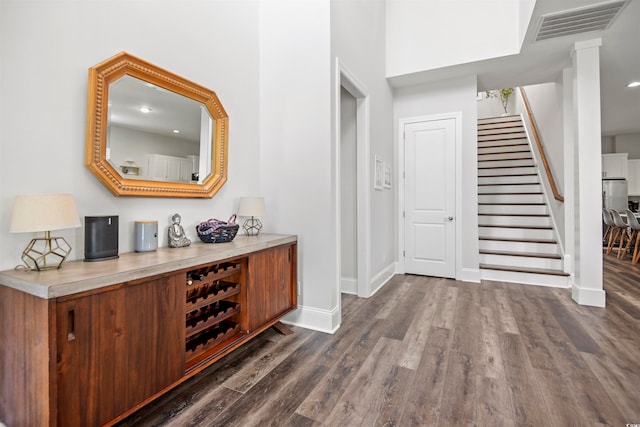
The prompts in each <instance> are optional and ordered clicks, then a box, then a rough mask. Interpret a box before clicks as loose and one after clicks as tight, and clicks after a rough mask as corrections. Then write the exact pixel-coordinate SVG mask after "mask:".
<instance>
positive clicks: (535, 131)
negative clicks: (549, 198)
mask: <svg viewBox="0 0 640 427" xmlns="http://www.w3.org/2000/svg"><path fill="white" fill-rule="evenodd" d="M518 89H520V95H522V102H523V104H524V108H525V109H526V110H527V116H528V117H529V123H531V130H532V131H533V139H535V140H536V145H537V146H538V151H539V152H540V159H541V160H542V164H543V165H544V171H545V172H546V173H547V178H548V179H549V185H551V191H552V192H553V198H554V199H556V200H557V201H559V202H561V203H564V197H563V196H562V195H561V194H560V192H558V187H557V186H556V181H555V179H553V173H552V172H551V167H550V166H549V161H548V160H547V155H546V154H545V153H544V147H543V146H542V141H541V139H540V135H539V134H538V129H537V126H536V123H535V122H534V121H533V114H532V113H531V107H530V106H529V100H528V99H527V95H526V94H525V93H524V89H523V88H521V87H519V88H518Z"/></svg>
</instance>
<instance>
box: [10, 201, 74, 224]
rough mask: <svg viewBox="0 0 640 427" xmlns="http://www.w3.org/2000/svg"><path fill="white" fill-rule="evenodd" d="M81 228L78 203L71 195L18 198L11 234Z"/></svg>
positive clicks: (13, 213)
mask: <svg viewBox="0 0 640 427" xmlns="http://www.w3.org/2000/svg"><path fill="white" fill-rule="evenodd" d="M75 227H80V218H79V217H78V211H77V209H76V202H75V201H74V199H73V196H72V195H71V194H67V193H53V194H29V195H22V196H17V197H16V198H15V200H14V202H13V209H12V211H11V225H10V227H9V231H10V232H11V233H28V232H38V231H52V230H62V229H65V228H75Z"/></svg>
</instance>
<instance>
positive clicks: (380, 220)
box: [331, 0, 397, 294]
mask: <svg viewBox="0 0 640 427" xmlns="http://www.w3.org/2000/svg"><path fill="white" fill-rule="evenodd" d="M385 16H386V15H385V2H383V1H372V2H364V1H350V0H338V1H335V0H334V1H332V2H331V56H332V58H333V59H334V61H335V60H336V59H337V60H339V61H340V64H342V65H343V66H345V67H346V68H347V69H348V70H349V72H350V73H352V74H353V76H354V77H355V78H356V79H357V80H358V81H359V82H360V84H362V85H363V86H364V87H365V88H366V91H367V92H368V93H367V95H368V96H369V100H370V103H369V105H370V108H369V128H368V130H367V131H368V138H369V159H368V160H369V167H370V171H371V173H370V180H371V182H370V184H368V185H367V189H368V191H369V206H368V209H369V212H370V230H369V231H370V234H371V239H370V244H369V247H370V260H369V267H370V268H369V270H370V271H369V275H370V283H369V291H370V292H367V294H370V293H373V292H375V291H376V290H377V289H378V288H379V287H380V285H381V284H382V283H383V282H384V281H385V280H386V279H388V278H389V277H390V275H391V273H393V271H394V268H395V265H394V262H395V260H396V259H397V254H396V251H395V246H396V232H395V228H396V227H395V223H396V216H395V209H394V201H395V192H396V189H397V186H396V185H392V189H391V190H389V189H384V190H374V189H373V164H374V159H375V156H376V155H377V156H380V157H381V158H382V159H383V160H384V161H386V162H389V163H390V164H392V165H394V166H393V171H396V170H397V166H396V165H397V160H396V159H395V158H394V149H393V122H392V116H393V93H392V90H391V87H390V86H389V84H388V83H387V81H386V78H385V52H384V49H383V47H384V45H385V33H386V31H385ZM332 68H335V66H334V64H332ZM336 78H337V76H336V75H332V84H335V79H336ZM332 93H333V92H332ZM331 105H333V106H335V105H336V102H335V100H334V99H333V98H332V103H331ZM332 117H335V114H332ZM334 126H335V124H334ZM333 135H335V133H333Z"/></svg>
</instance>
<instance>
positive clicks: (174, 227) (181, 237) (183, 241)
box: [169, 214, 191, 248]
mask: <svg viewBox="0 0 640 427" xmlns="http://www.w3.org/2000/svg"><path fill="white" fill-rule="evenodd" d="M181 220H182V218H181V217H180V215H178V214H174V215H173V216H172V217H171V221H173V224H171V225H170V226H169V247H170V248H183V247H185V246H189V245H190V244H191V240H189V238H188V237H187V235H186V234H185V232H184V228H182V226H181V225H180V221H181Z"/></svg>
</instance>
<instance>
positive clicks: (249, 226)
mask: <svg viewBox="0 0 640 427" xmlns="http://www.w3.org/2000/svg"><path fill="white" fill-rule="evenodd" d="M242 229H243V230H244V234H245V235H247V236H257V235H258V234H260V230H262V222H260V220H259V219H258V218H254V217H251V218H247V219H246V220H245V221H244V224H242Z"/></svg>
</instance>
